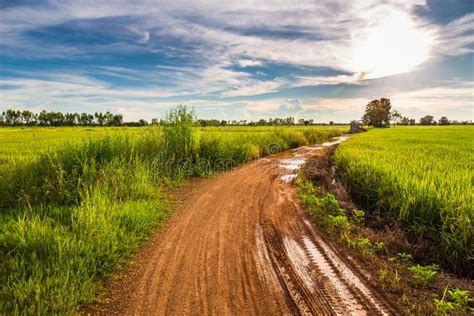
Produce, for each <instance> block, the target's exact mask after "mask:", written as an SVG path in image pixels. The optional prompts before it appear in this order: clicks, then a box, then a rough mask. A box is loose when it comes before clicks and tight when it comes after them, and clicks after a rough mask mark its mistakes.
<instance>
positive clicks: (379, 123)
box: [362, 98, 392, 127]
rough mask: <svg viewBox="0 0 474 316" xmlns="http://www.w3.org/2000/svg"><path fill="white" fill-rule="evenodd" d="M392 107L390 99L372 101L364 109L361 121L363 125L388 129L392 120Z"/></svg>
mask: <svg viewBox="0 0 474 316" xmlns="http://www.w3.org/2000/svg"><path fill="white" fill-rule="evenodd" d="M391 109H392V105H391V104H390V99H386V98H381V99H380V100H377V99H375V100H372V101H370V102H369V104H367V105H366V107H365V113H364V116H362V121H363V122H364V124H367V125H369V126H373V127H388V126H390V120H391V118H392V112H391Z"/></svg>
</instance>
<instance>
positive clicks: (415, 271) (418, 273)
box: [408, 264, 439, 286]
mask: <svg viewBox="0 0 474 316" xmlns="http://www.w3.org/2000/svg"><path fill="white" fill-rule="evenodd" d="M438 269H439V266H438V265H436V264H432V265H429V266H421V265H419V264H418V265H416V266H411V267H409V268H408V270H410V271H411V273H412V275H411V281H412V283H413V284H415V285H422V286H426V285H428V283H430V282H431V281H432V280H433V279H434V278H435V277H436V274H437V271H438Z"/></svg>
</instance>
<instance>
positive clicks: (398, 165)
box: [335, 126, 474, 273]
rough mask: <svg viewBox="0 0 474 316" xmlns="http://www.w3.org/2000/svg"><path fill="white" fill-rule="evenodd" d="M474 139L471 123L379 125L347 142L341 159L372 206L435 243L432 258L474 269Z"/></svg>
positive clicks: (362, 197)
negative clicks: (473, 166) (473, 260)
mask: <svg viewBox="0 0 474 316" xmlns="http://www.w3.org/2000/svg"><path fill="white" fill-rule="evenodd" d="M473 141H474V128H473V127H470V126H464V127H461V126H459V127H456V126H452V127H406V128H403V127H396V128H390V129H373V130H370V131H369V132H368V133H364V134H359V135H356V136H354V137H352V138H351V139H350V140H348V141H347V142H345V143H343V144H342V145H341V146H340V147H339V148H338V150H337V152H336V156H335V162H336V165H337V168H338V169H339V171H340V172H341V174H342V175H343V177H344V178H345V179H346V180H347V182H348V184H349V186H350V188H351V189H352V191H353V192H355V193H356V194H357V196H358V197H359V199H360V200H361V201H363V202H364V203H365V204H366V205H368V206H369V208H370V209H372V210H374V211H375V210H382V211H383V210H388V211H390V213H391V214H393V216H394V217H395V218H396V219H397V220H398V221H399V222H400V223H402V225H403V226H405V227H406V228H407V229H408V230H409V231H410V232H411V233H412V234H413V235H414V236H417V237H420V238H422V239H423V240H425V241H428V242H429V244H430V246H431V252H430V254H426V255H427V257H428V258H429V259H431V260H434V261H437V262H439V263H443V264H445V266H448V267H450V268H451V269H453V270H454V271H457V272H461V273H472V270H471V271H470V272H469V270H470V267H472V259H473V258H474V253H473V237H474V232H473V226H472V223H473V220H474V204H473V179H474V178H473V176H474V173H473V170H472V165H473V158H474V156H473V150H474V147H473V144H474V143H473Z"/></svg>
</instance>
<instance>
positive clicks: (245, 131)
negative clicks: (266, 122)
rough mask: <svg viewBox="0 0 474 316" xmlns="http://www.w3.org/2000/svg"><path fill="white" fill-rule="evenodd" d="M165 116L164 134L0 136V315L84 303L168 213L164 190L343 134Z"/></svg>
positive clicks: (61, 131)
mask: <svg viewBox="0 0 474 316" xmlns="http://www.w3.org/2000/svg"><path fill="white" fill-rule="evenodd" d="M175 114H176V116H175V117H174V118H171V121H172V123H173V122H174V123H177V122H181V123H180V124H171V125H170V126H167V127H164V128H160V127H156V128H79V127H77V128H2V129H0V171H1V173H0V207H1V209H2V213H1V214H0V227H1V229H0V257H1V258H2V260H1V262H0V285H1V288H0V313H2V314H4V313H34V314H43V313H61V312H63V313H64V312H70V311H74V310H76V309H77V308H78V307H79V306H80V305H81V304H88V303H90V302H93V301H94V299H95V293H96V291H97V290H98V289H99V288H100V287H101V282H102V281H103V280H104V279H106V278H107V277H108V276H110V275H111V274H113V273H114V272H115V271H116V270H117V269H118V268H119V267H120V266H122V265H123V264H124V263H125V262H126V260H127V258H128V257H129V256H130V254H131V253H132V252H133V250H134V249H136V247H137V246H138V245H139V243H140V242H141V241H143V239H144V238H146V237H147V236H148V235H149V234H150V233H151V231H152V230H153V229H154V228H156V227H158V226H159V225H161V224H162V223H163V222H164V220H165V219H166V217H167V216H168V214H169V213H170V207H169V205H168V203H167V198H166V195H165V194H164V193H163V188H164V187H172V186H175V185H177V184H179V183H180V182H181V181H183V180H184V179H185V178H186V177H187V176H191V175H198V176H207V175H210V174H213V173H215V172H217V171H219V170H220V169H221V166H222V165H223V162H225V163H227V162H232V163H231V165H238V164H242V163H244V162H246V161H249V160H251V159H254V158H257V157H260V156H264V155H266V154H268V153H271V152H273V151H274V149H275V146H276V147H277V148H280V149H281V150H284V149H288V148H292V147H296V146H300V145H304V144H308V143H320V142H323V141H326V140H328V139H329V138H330V137H332V136H336V135H340V134H341V133H343V132H345V131H346V130H347V127H334V128H333V127H284V128H281V127H280V128H276V127H275V128H273V127H222V128H198V127H194V126H193V122H192V120H189V117H188V116H186V115H184V116H183V115H182V114H183V113H175ZM183 121H184V122H183ZM271 144H273V145H272V146H270V145H271ZM65 293H67V295H64V294H65Z"/></svg>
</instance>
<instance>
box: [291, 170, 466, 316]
mask: <svg viewBox="0 0 474 316" xmlns="http://www.w3.org/2000/svg"><path fill="white" fill-rule="evenodd" d="M313 163H314V162H313ZM316 164H317V165H320V164H321V163H320V162H316ZM323 164H324V163H323ZM311 169H312V166H309V167H308V166H307V167H306V168H305V174H304V176H303V178H301V177H300V178H298V179H297V182H296V184H297V186H298V194H299V198H300V201H301V202H302V204H303V207H304V208H305V210H306V211H307V212H308V213H309V214H310V216H311V217H312V218H313V219H314V222H315V223H316V225H317V226H318V227H319V229H320V230H321V231H322V232H324V233H325V235H326V236H327V237H329V238H330V239H331V240H332V241H335V242H336V243H337V244H338V245H339V247H338V248H339V249H340V250H343V251H344V252H346V253H348V254H349V253H350V258H351V259H350V261H351V262H353V263H354V262H357V265H358V266H360V267H367V268H363V270H365V271H366V273H369V274H371V275H372V277H371V278H370V279H367V281H368V282H370V283H371V284H372V285H373V286H374V287H376V288H380V289H382V290H383V292H384V294H385V295H388V297H390V300H391V301H392V302H393V303H396V305H397V306H398V307H399V311H400V312H401V313H403V314H407V315H470V314H472V313H473V312H474V308H473V307H474V306H473V305H474V300H473V298H472V290H473V286H472V284H470V282H469V281H465V280H463V279H458V278H453V277H452V276H450V275H447V274H445V273H443V272H442V271H440V268H439V266H438V265H437V264H419V263H415V260H414V258H413V256H412V255H411V254H410V253H407V252H397V247H396V246H395V247H394V245H393V244H392V243H391V242H389V243H388V244H386V243H385V242H384V240H389V241H392V240H391V239H392V238H393V236H391V234H392V233H390V232H389V233H388V234H387V233H385V232H384V233H380V234H378V233H377V231H374V230H372V229H370V228H368V227H367V226H366V224H367V222H370V220H369V219H368V218H367V215H366V212H364V211H363V210H359V209H357V208H355V205H353V204H352V203H351V202H348V201H347V199H344V198H342V199H340V198H341V197H344V196H347V192H344V189H343V187H341V186H340V184H332V185H331V186H330V188H327V187H326V185H324V184H323V182H325V181H322V182H321V181H319V180H315V179H312V180H305V178H307V177H310V178H312V177H314V174H311V173H312V172H313V171H311ZM312 170H314V169H312ZM323 173H324V172H323ZM317 178H318V176H316V179H317ZM326 184H327V183H326ZM330 191H331V192H334V193H335V194H337V195H339V198H338V197H336V195H335V194H332V193H330ZM343 205H344V207H343ZM385 235H389V236H385ZM387 237H388V238H387ZM348 257H349V256H348Z"/></svg>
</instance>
